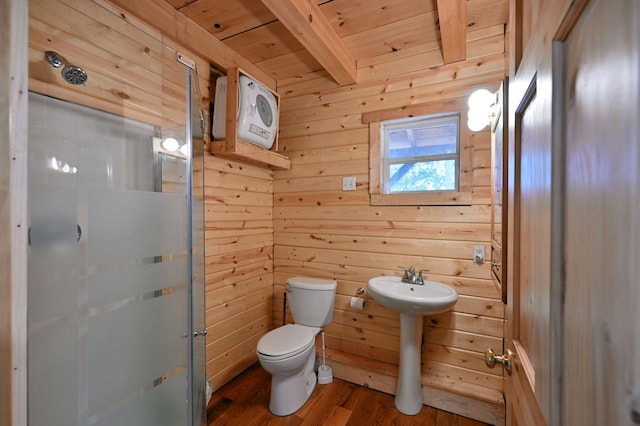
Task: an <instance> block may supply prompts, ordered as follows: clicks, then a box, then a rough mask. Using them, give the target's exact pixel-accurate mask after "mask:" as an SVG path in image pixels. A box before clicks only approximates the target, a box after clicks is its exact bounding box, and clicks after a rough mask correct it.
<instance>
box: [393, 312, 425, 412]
mask: <svg viewBox="0 0 640 426" xmlns="http://www.w3.org/2000/svg"><path fill="white" fill-rule="evenodd" d="M422 326H423V320H422V316H421V315H414V314H400V371H399V373H398V386H397V388H396V398H395V405H396V408H397V409H398V411H400V412H401V413H403V414H407V415H410V416H414V415H416V414H418V413H419V412H420V410H422V405H423V401H422V384H421V382H420V376H421V374H420V370H421V368H420V354H421V349H422Z"/></svg>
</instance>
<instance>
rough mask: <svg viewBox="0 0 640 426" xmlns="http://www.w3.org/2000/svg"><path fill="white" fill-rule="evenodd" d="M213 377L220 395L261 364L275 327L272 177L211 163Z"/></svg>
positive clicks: (208, 225) (208, 230) (208, 223)
mask: <svg viewBox="0 0 640 426" xmlns="http://www.w3.org/2000/svg"><path fill="white" fill-rule="evenodd" d="M205 182H206V190H205V241H206V242H205V244H206V249H205V253H206V309H207V310H206V318H207V331H208V335H207V373H208V375H209V377H210V378H211V381H212V383H213V388H214V390H215V389H218V388H220V387H221V386H222V385H224V384H225V383H227V382H228V381H229V380H231V379H232V378H234V377H235V376H236V375H238V374H239V373H240V372H242V371H243V370H244V369H246V368H247V367H248V366H250V365H251V364H253V363H254V362H256V361H257V360H258V358H257V356H256V354H255V350H256V347H257V343H258V340H259V339H260V337H262V335H263V334H264V333H266V332H267V331H268V330H269V329H270V328H271V324H272V323H273V301H272V299H273V171H271V170H269V169H265V168H261V167H258V166H255V165H249V164H244V163H240V162H236V161H234V160H229V159H223V158H219V157H215V156H209V155H207V156H206V157H205Z"/></svg>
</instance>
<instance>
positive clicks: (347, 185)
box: [342, 176, 356, 191]
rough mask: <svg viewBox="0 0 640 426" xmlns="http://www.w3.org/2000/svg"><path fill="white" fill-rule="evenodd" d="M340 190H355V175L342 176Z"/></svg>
mask: <svg viewBox="0 0 640 426" xmlns="http://www.w3.org/2000/svg"><path fill="white" fill-rule="evenodd" d="M342 190H343V191H355V190H356V177H355V176H344V177H343V178H342Z"/></svg>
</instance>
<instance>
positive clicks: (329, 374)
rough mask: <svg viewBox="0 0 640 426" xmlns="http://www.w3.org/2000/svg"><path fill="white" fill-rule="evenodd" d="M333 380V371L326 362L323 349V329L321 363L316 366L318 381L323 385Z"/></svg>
mask: <svg viewBox="0 0 640 426" xmlns="http://www.w3.org/2000/svg"><path fill="white" fill-rule="evenodd" d="M332 381H333V371H331V367H329V366H328V365H327V363H326V358H325V349H324V331H323V332H322V365H321V366H319V367H318V383H320V384H321V385H325V384H327V383H331V382H332Z"/></svg>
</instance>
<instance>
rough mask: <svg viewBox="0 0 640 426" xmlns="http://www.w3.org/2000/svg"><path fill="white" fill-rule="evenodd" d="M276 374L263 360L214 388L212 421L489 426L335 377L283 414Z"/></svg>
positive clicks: (210, 409) (209, 416) (209, 413)
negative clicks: (403, 403) (410, 405)
mask: <svg viewBox="0 0 640 426" xmlns="http://www.w3.org/2000/svg"><path fill="white" fill-rule="evenodd" d="M270 391H271V376H270V375H269V373H267V372H266V371H264V369H263V368H262V367H261V366H260V364H259V363H256V364H254V365H253V366H251V367H250V368H249V369H247V370H246V371H245V372H243V373H242V374H240V375H239V376H238V377H236V378H235V379H233V380H232V381H231V382H229V383H227V384H226V385H225V386H223V387H222V388H220V389H218V390H217V391H216V392H214V394H213V396H212V397H211V401H210V402H209V405H208V407H207V422H208V425H210V426H213V425H215V426H217V425H331V426H342V425H349V426H356V425H357V426H360V425H385V426H386V425H398V426H400V425H425V426H431V425H438V426H440V425H442V426H485V423H482V422H478V421H476V420H471V419H468V418H466V417H462V416H458V415H456V414H452V413H448V412H446V411H441V410H437V409H435V408H432V407H429V406H426V405H425V406H424V407H423V408H422V411H421V412H420V413H419V414H418V415H416V416H406V415H404V414H402V413H400V412H399V411H398V410H396V408H395V407H394V405H393V395H388V394H386V393H382V392H378V391H376V390H373V389H369V388H365V387H363V386H358V385H355V384H353V383H349V382H345V381H343V380H339V379H336V378H334V379H333V382H332V383H329V384H326V385H316V389H315V390H314V391H313V394H312V395H311V398H309V400H308V401H307V402H306V404H305V405H303V406H302V408H301V409H299V410H298V411H297V412H295V413H293V414H291V415H290V416H286V417H278V416H275V415H273V414H271V412H270V411H269V392H270Z"/></svg>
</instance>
